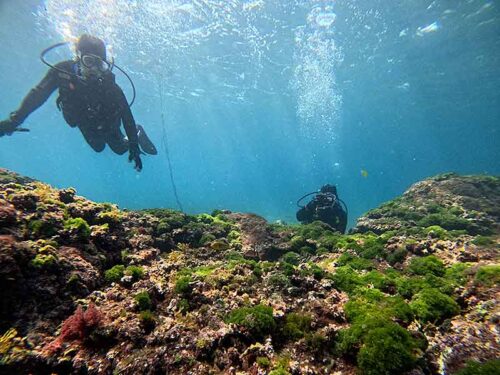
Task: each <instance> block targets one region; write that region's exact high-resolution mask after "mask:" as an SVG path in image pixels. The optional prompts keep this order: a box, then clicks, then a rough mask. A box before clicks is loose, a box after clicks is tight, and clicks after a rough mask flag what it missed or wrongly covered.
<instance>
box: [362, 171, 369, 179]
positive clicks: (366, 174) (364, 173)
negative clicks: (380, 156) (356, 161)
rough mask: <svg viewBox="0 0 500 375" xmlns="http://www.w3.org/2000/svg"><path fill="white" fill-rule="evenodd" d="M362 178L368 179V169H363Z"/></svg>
mask: <svg viewBox="0 0 500 375" xmlns="http://www.w3.org/2000/svg"><path fill="white" fill-rule="evenodd" d="M361 176H363V177H365V178H366V177H368V171H367V170H366V169H362V170H361Z"/></svg>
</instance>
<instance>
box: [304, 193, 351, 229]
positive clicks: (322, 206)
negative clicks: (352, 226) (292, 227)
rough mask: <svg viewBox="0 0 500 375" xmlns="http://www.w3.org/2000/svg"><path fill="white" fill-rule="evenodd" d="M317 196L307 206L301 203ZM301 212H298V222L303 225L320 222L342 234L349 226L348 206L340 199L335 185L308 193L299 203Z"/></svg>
mask: <svg viewBox="0 0 500 375" xmlns="http://www.w3.org/2000/svg"><path fill="white" fill-rule="evenodd" d="M313 194H316V196H315V197H314V198H313V199H312V200H311V201H310V202H309V203H307V204H306V205H305V206H301V205H300V201H301V200H302V199H304V198H306V197H308V196H309V195H313ZM297 205H298V206H299V207H300V210H299V211H297V220H298V221H300V222H301V223H302V224H309V223H312V222H313V221H316V220H319V221H322V222H324V223H327V224H328V225H330V226H331V227H332V228H333V229H335V230H336V231H338V232H340V233H345V230H346V226H347V206H346V204H345V203H344V202H343V201H342V200H341V199H339V197H338V195H337V188H336V187H335V186H334V185H329V184H327V185H324V186H322V187H321V190H320V191H319V192H318V191H315V192H312V193H308V194H306V195H304V196H303V197H302V198H300V199H299V200H298V201H297Z"/></svg>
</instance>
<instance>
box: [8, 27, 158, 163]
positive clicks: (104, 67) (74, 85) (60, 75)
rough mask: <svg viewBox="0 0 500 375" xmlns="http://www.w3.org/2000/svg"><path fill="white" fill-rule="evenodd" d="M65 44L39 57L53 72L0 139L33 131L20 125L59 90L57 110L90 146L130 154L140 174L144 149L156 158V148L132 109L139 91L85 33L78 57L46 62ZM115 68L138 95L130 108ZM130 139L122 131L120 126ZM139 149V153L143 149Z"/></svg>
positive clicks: (102, 47) (11, 119)
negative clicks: (136, 119)
mask: <svg viewBox="0 0 500 375" xmlns="http://www.w3.org/2000/svg"><path fill="white" fill-rule="evenodd" d="M64 44H67V43H65V42H64V43H58V44H55V45H53V46H51V47H49V48H47V49H45V50H44V51H43V52H42V54H41V56H40V58H41V60H42V62H44V63H45V64H46V65H48V66H49V67H50V70H49V71H48V73H47V74H46V76H45V77H44V78H43V79H42V81H41V82H40V83H39V84H38V85H37V86H36V87H35V88H33V89H32V90H31V91H30V92H29V93H28V95H27V96H26V97H25V98H24V100H23V102H22V104H21V106H20V108H19V109H18V110H17V111H15V112H12V113H11V114H10V117H9V119H7V120H4V121H1V122H0V137H1V136H3V135H11V134H12V133H13V132H15V131H29V130H28V129H25V128H21V127H20V125H21V124H22V123H23V122H24V120H25V119H26V118H27V117H28V116H29V115H30V114H31V113H32V112H34V111H35V110H36V109H38V108H39V107H40V106H41V105H42V104H43V103H45V101H46V100H47V99H48V98H49V97H50V95H51V94H52V93H53V92H54V91H55V90H56V89H59V96H58V98H57V101H56V103H57V108H58V109H59V110H60V111H62V113H63V116H64V119H65V120H66V122H67V123H68V125H69V126H71V127H73V128H74V127H78V129H80V131H81V133H82V135H83V137H84V138H85V140H86V141H87V143H88V144H89V145H90V147H92V149H94V151H96V152H101V151H102V150H104V148H105V147H106V144H108V145H109V147H110V148H111V150H113V151H114V152H115V153H116V154H119V155H123V154H124V153H125V152H127V151H129V158H128V159H129V161H134V163H135V169H136V170H137V171H140V170H141V169H142V161H141V157H140V155H141V153H142V152H141V149H142V151H143V152H145V153H147V154H150V155H156V154H157V150H156V148H155V146H154V144H153V143H152V142H151V140H150V139H149V138H148V136H147V135H146V133H145V131H144V129H143V127H142V126H141V125H136V123H135V120H134V117H133V115H132V111H131V110H130V106H131V105H132V103H133V101H134V100H135V87H134V84H133V82H132V80H131V79H130V77H129V76H128V75H127V74H126V73H125V72H124V71H123V70H122V69H121V68H120V67H119V66H117V65H115V64H114V62H108V61H107V60H106V46H105V44H104V42H103V41H102V40H101V39H99V38H96V37H93V36H90V35H87V34H84V35H81V36H80V38H79V39H78V41H77V43H76V57H75V59H74V60H67V61H62V62H60V63H57V64H55V65H51V64H49V63H48V62H47V61H46V60H45V54H46V53H47V52H49V51H50V50H52V49H54V48H56V47H60V46H62V45H64ZM113 67H116V68H117V69H119V70H120V71H121V72H122V73H123V74H125V76H126V77H127V78H128V79H129V81H130V83H131V84H132V88H133V91H134V98H133V100H132V101H131V103H130V105H129V103H128V102H127V99H126V97H125V94H124V93H123V91H122V89H121V88H120V86H118V84H117V83H116V82H115V75H114V74H113V73H112V72H111V70H112V69H113ZM122 122H123V127H124V128H125V132H126V134H127V137H125V136H124V135H123V133H122V132H121V130H120V126H121V123H122ZM139 146H140V147H141V149H140V148H139Z"/></svg>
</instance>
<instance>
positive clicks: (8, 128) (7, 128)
mask: <svg viewBox="0 0 500 375" xmlns="http://www.w3.org/2000/svg"><path fill="white" fill-rule="evenodd" d="M19 125H20V124H19V123H18V122H17V121H13V120H10V119H9V120H4V121H0V137H3V136H4V135H12V133H14V132H15V131H16V128H17V127H18V126H19Z"/></svg>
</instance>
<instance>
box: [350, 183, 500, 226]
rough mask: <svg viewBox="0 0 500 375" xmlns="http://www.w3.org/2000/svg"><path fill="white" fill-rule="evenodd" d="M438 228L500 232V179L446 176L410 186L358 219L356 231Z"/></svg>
mask: <svg viewBox="0 0 500 375" xmlns="http://www.w3.org/2000/svg"><path fill="white" fill-rule="evenodd" d="M431 226H439V227H440V228H443V229H444V230H447V231H463V232H465V233H468V234H470V235H477V234H483V235H491V234H494V233H496V234H498V233H499V232H500V179H499V178H498V177H492V176H459V175H456V174H452V173H450V174H445V175H440V176H436V177H433V178H430V179H427V180H424V181H421V182H418V183H416V184H414V185H413V186H411V187H410V188H409V189H408V190H407V191H406V192H405V193H404V194H403V195H402V196H401V197H399V198H396V199H394V200H392V201H390V202H387V203H385V204H383V205H382V206H381V207H379V208H376V209H374V210H371V211H369V212H368V213H367V214H366V215H365V216H364V217H362V218H360V219H358V223H357V225H356V227H355V228H354V232H361V233H364V232H368V231H370V232H373V233H377V234H381V233H384V232H387V231H390V230H395V231H400V232H408V231H409V232H412V231H413V232H414V231H415V230H416V229H418V228H428V227H431Z"/></svg>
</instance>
